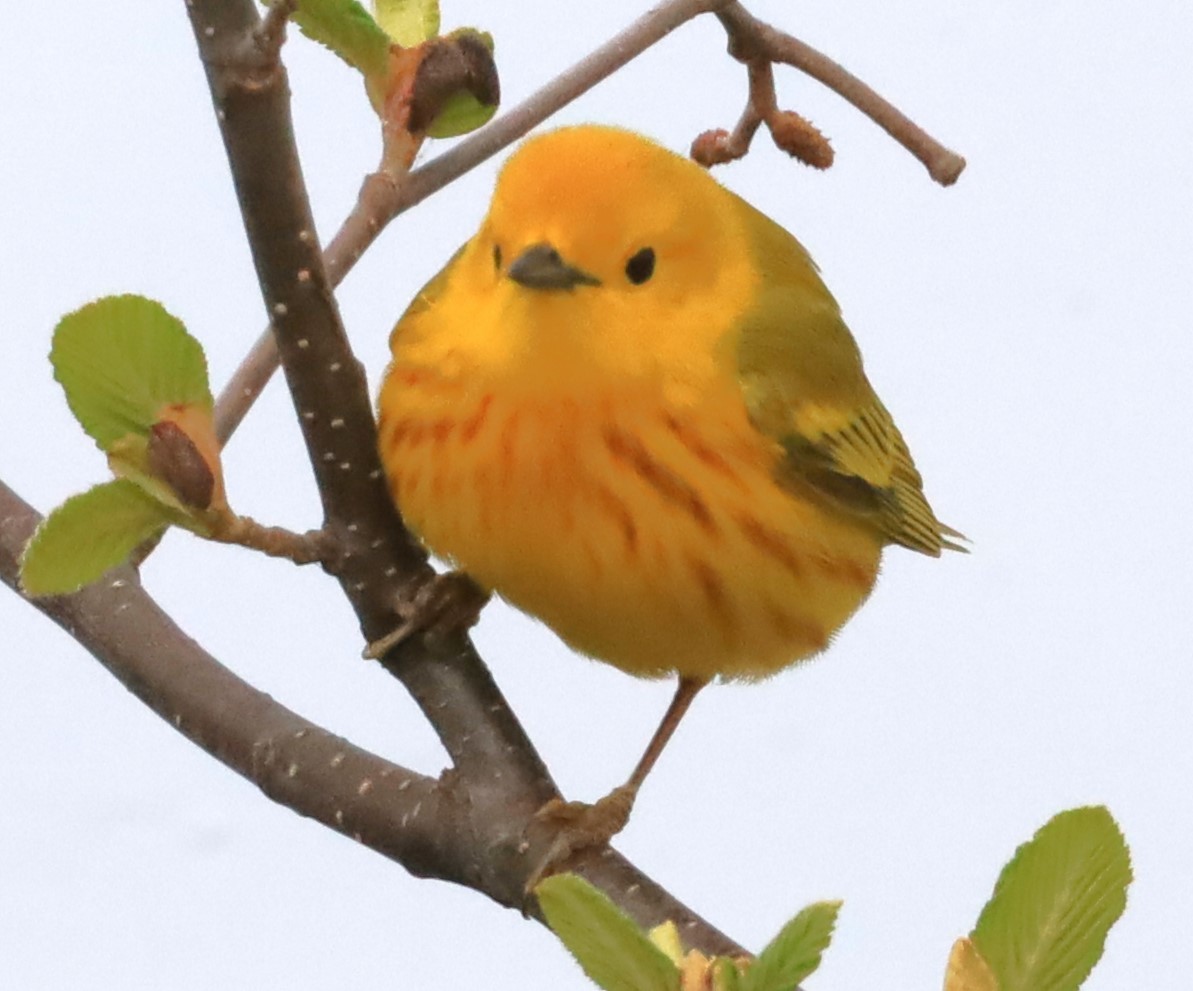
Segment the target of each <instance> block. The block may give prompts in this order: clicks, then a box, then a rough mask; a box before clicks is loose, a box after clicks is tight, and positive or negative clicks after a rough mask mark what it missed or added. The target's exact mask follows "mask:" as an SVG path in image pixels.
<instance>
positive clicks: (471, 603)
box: [363, 571, 489, 660]
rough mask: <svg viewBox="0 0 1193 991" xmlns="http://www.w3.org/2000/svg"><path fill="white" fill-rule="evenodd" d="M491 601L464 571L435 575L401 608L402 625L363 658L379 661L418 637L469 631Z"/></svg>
mask: <svg viewBox="0 0 1193 991" xmlns="http://www.w3.org/2000/svg"><path fill="white" fill-rule="evenodd" d="M488 601H489V593H488V592H486V591H485V590H484V589H483V588H481V587H480V586H479V585H478V584H477V583H476V582H475V581H473V580H472V579H471V578H469V577H468V576H467V575H466V574H464V572H462V571H449V572H447V573H446V574H433V575H432V576H431V577H430V578H428V579H427V580H426V581H424V582H423V583H422V584H421V585H420V586H419V588H418V589H417V591H415V593H414V596H413V597H412V598H410V599H408V600H406V601H404V602H402V603H400V604H399V605H398V607H397V612H398V616H399V618H400V619H401V623H399V624H398V626H397V627H396V628H395V629H393V630H391V631H390V632H389V633H387V634H386V635H385V636H383V637H382V638H381V639H380V640H374V641H373V642H372V643H370V644H369V645H368V646H367V647H365V649H364V653H363V656H364V657H365V658H367V659H369V660H376V659H377V658H379V657H383V656H384V655H385V654H386V653H388V652H389V651H390V650H392V649H393V648H394V647H396V646H397V645H398V644H400V643H403V642H404V641H406V640H409V639H410V638H411V637H412V636H414V635H415V634H419V633H429V632H435V631H441V632H448V631H454V630H467V629H469V628H470V627H472V626H474V625H475V624H476V621H477V619H478V618H479V617H480V613H481V610H482V609H483V608H484V607H485V605H486V604H487V603H488Z"/></svg>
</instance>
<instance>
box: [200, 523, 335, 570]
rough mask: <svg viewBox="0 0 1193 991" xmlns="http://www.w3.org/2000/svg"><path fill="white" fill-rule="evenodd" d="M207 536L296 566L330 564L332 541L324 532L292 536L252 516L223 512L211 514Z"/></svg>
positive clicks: (313, 531) (288, 532) (316, 531)
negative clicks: (284, 560)
mask: <svg viewBox="0 0 1193 991" xmlns="http://www.w3.org/2000/svg"><path fill="white" fill-rule="evenodd" d="M208 536H209V537H210V538H211V539H212V540H218V541H220V542H221V543H225V544H238V545H240V546H241V547H248V548H250V549H251V550H255V551H259V552H260V553H262V554H268V555H269V556H270V557H281V558H285V559H286V560H287V561H292V562H294V563H295V564H316V563H320V562H322V563H324V564H329V563H331V557H332V554H333V545H334V541H333V540H332V539H331V537H330V535H329V534H328V532H327V531H326V530H308V531H307V532H306V533H295V532H294V531H293V530H287V529H286V528H285V527H280V526H265V525H264V524H262V523H258V522H257V521H256V520H254V519H253V518H252V517H251V516H237V515H236V514H235V513H232V512H228V511H222V512H218V513H216V514H214V517H213V519H212V520H211V530H210V533H209V534H208Z"/></svg>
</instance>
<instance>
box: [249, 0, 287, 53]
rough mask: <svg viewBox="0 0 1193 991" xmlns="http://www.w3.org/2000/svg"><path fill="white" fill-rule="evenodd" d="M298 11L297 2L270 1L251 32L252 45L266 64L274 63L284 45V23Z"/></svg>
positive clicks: (284, 0)
mask: <svg viewBox="0 0 1193 991" xmlns="http://www.w3.org/2000/svg"><path fill="white" fill-rule="evenodd" d="M296 10H298V0H270V3H269V9H268V10H267V11H266V12H265V16H264V17H263V18H262V19H261V23H260V24H258V25H257V29H256V30H255V31H254V32H253V45H254V47H255V48H256V49H257V52H258V53H259V54H260V55H261V56H263V57H264V58H265V59H266V60H267V61H268V62H270V63H276V62H277V61H278V59H279V58H280V57H281V52H282V45H284V44H285V43H286V22H287V21H289V20H290V18H291V16H292V15H293V14H294V12H295V11H296Z"/></svg>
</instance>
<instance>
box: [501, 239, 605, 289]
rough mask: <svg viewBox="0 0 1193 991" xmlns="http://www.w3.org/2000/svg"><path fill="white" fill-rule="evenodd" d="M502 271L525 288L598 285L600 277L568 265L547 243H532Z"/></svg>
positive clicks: (565, 287) (562, 287)
mask: <svg viewBox="0 0 1193 991" xmlns="http://www.w3.org/2000/svg"><path fill="white" fill-rule="evenodd" d="M506 274H507V275H508V276H509V277H510V278H511V279H513V280H514V281H515V282H517V283H518V284H519V285H523V286H526V287H527V288H528V289H575V288H576V286H599V285H600V284H601V280H600V279H598V278H597V277H596V276H594V275H589V274H588V273H587V272H585V271H584V270H583V269H579V268H576V267H575V266H574V265H569V264H568V263H567V262H565V261H564V260H563V257H562V256H561V255H560V254H559V252H558V251H556V250H555V249H554V248H553V247H551V245H549V244H535V245H531V247H529V248H527V249H526V250H525V251H523V252H522V254H520V255H518V257H517V258H515V259H514V260H513V262H511V263H510V267H509V268H508V269H507V270H506Z"/></svg>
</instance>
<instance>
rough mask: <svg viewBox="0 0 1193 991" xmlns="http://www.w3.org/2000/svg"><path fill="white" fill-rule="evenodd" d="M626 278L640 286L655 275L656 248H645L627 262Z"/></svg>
mask: <svg viewBox="0 0 1193 991" xmlns="http://www.w3.org/2000/svg"><path fill="white" fill-rule="evenodd" d="M625 274H626V278H627V279H629V280H630V281H631V282H632V283H634V285H636V286H640V285H642V283H643V282H645V281H646V280H647V279H649V278H650V277H651V276H652V275H654V248H643V249H642V250H641V251H639V252H638V253H637V254H635V255H634V257H633V258H631V259H630V260H629V261H628V262H626V263H625Z"/></svg>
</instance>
